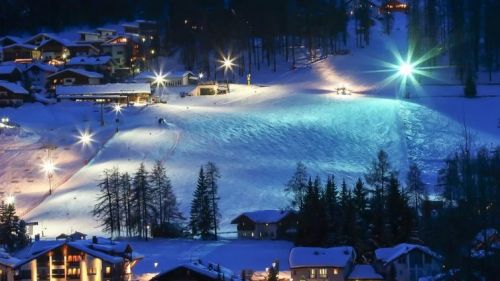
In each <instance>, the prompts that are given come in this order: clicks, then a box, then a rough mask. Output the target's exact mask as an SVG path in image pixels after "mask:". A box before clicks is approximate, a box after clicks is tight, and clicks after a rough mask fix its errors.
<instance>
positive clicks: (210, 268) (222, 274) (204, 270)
mask: <svg viewBox="0 0 500 281" xmlns="http://www.w3.org/2000/svg"><path fill="white" fill-rule="evenodd" d="M180 268H185V269H188V270H191V271H193V272H196V273H198V274H201V275H203V276H206V277H207V278H209V279H212V280H220V281H222V280H224V281H225V280H234V281H239V280H240V278H239V277H238V276H236V275H234V273H233V272H232V271H231V270H230V269H227V268H225V267H222V266H220V265H218V264H214V263H208V264H207V265H204V264H202V263H201V260H200V261H198V262H192V263H184V264H181V265H179V266H175V267H173V268H171V269H169V270H166V271H164V272H162V273H160V274H158V275H156V276H155V277H153V279H151V281H155V280H158V279H159V278H161V277H162V276H163V275H166V274H169V273H170V272H172V271H175V270H178V269H180Z"/></svg>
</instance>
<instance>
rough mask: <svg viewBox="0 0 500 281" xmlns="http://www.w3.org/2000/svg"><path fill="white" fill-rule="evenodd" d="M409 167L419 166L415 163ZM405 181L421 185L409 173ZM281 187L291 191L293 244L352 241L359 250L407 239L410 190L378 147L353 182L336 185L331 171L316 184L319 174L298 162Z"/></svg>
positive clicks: (411, 215)
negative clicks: (295, 223)
mask: <svg viewBox="0 0 500 281" xmlns="http://www.w3.org/2000/svg"><path fill="white" fill-rule="evenodd" d="M414 169H416V170H417V171H419V169H418V167H416V166H414ZM409 174H410V173H409ZM407 186H418V187H416V188H417V189H419V188H421V180H420V178H419V177H417V178H414V177H412V176H409V177H408V182H407ZM285 191H286V192H289V193H290V194H291V195H292V198H293V199H292V201H291V206H292V207H293V208H294V209H296V210H298V226H297V236H296V241H295V242H296V244H297V245H302V246H332V245H353V246H354V247H355V248H356V249H357V250H358V252H359V253H364V254H369V253H371V252H372V251H373V250H374V249H376V248H378V247H382V246H388V245H394V244H396V243H401V242H404V241H409V240H411V239H412V234H413V230H414V227H415V214H414V212H413V211H412V208H411V204H410V202H411V200H410V194H409V193H408V192H406V190H404V189H403V187H402V184H401V183H400V181H399V179H398V172H397V171H396V170H393V169H391V165H390V163H389V159H388V155H387V153H386V152H384V151H383V150H381V151H380V152H379V153H378V155H377V158H376V159H375V160H374V161H373V163H372V165H371V167H370V168H369V169H368V171H367V173H366V175H365V180H363V179H361V178H358V180H357V181H356V183H355V184H354V186H349V185H348V184H347V183H346V181H345V180H342V181H341V184H340V186H338V185H337V182H336V179H335V177H334V175H330V176H328V177H327V178H326V182H325V184H322V181H321V178H320V177H319V176H316V177H315V178H314V179H312V178H311V176H310V175H309V174H308V172H307V168H306V166H305V165H304V164H303V163H300V162H299V163H298V164H297V168H296V171H295V173H294V175H293V176H292V178H291V179H290V180H289V182H288V183H287V185H286V188H285ZM368 256H369V255H368ZM368 256H365V257H362V258H369V257H368Z"/></svg>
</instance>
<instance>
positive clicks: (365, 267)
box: [347, 264, 385, 281]
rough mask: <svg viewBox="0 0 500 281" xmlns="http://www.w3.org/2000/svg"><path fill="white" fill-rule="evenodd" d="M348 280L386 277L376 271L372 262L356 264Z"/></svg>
mask: <svg viewBox="0 0 500 281" xmlns="http://www.w3.org/2000/svg"><path fill="white" fill-rule="evenodd" d="M347 280H349V281H381V280H385V279H384V277H383V276H382V275H380V274H378V273H377V272H376V271H375V268H373V266H372V265H371V264H356V265H354V267H353V269H352V271H351V273H349V275H348V277H347Z"/></svg>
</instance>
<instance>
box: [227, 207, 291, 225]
mask: <svg viewBox="0 0 500 281" xmlns="http://www.w3.org/2000/svg"><path fill="white" fill-rule="evenodd" d="M290 213H291V211H282V210H259V211H253V212H245V213H243V214H241V215H239V216H238V217H236V218H235V219H233V220H232V221H231V223H233V224H234V223H237V220H238V219H239V218H241V217H242V216H245V217H247V218H248V219H250V220H251V221H253V222H254V223H278V222H279V221H281V220H282V219H284V218H285V217H286V216H288V215H289V214H290Z"/></svg>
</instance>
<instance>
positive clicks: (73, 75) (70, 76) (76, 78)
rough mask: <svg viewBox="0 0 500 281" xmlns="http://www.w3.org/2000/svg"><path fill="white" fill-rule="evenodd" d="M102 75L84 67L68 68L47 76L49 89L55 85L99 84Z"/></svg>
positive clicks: (52, 88)
mask: <svg viewBox="0 0 500 281" xmlns="http://www.w3.org/2000/svg"><path fill="white" fill-rule="evenodd" d="M103 77H104V76H103V75H102V74H101V73H97V72H92V71H87V70H84V69H77V68H68V69H64V70H61V71H59V72H56V73H54V74H52V75H49V76H47V79H48V82H49V83H48V86H49V90H54V89H55V86H56V85H66V86H71V85H96V84H100V83H101V80H102V78H103Z"/></svg>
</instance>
